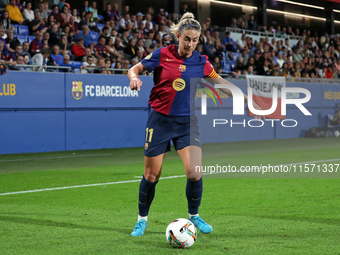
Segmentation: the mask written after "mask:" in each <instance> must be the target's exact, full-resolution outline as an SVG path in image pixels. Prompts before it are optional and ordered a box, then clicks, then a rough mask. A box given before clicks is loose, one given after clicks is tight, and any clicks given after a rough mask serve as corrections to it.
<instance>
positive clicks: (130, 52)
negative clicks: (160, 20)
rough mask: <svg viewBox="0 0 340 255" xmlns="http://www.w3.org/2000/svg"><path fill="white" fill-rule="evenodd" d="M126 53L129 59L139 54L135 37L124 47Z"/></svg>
mask: <svg viewBox="0 0 340 255" xmlns="http://www.w3.org/2000/svg"><path fill="white" fill-rule="evenodd" d="M124 53H125V54H126V55H125V56H126V58H128V59H129V60H131V59H132V58H134V57H136V56H137V47H136V40H135V39H134V38H131V39H130V40H129V42H128V44H127V46H126V47H125V48H124Z"/></svg>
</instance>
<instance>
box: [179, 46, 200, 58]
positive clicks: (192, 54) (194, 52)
mask: <svg viewBox="0 0 340 255" xmlns="http://www.w3.org/2000/svg"><path fill="white" fill-rule="evenodd" d="M175 52H176V55H175V57H177V58H179V59H190V58H192V57H193V56H194V54H195V50H194V51H193V52H192V54H191V56H190V57H188V58H186V57H181V56H180V55H179V54H178V45H175Z"/></svg>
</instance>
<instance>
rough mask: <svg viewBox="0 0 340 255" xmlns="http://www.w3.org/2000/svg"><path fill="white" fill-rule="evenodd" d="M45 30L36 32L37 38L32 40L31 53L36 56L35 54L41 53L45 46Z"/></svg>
mask: <svg viewBox="0 0 340 255" xmlns="http://www.w3.org/2000/svg"><path fill="white" fill-rule="evenodd" d="M42 39H43V32H42V31H38V32H37V33H36V38H35V39H34V40H33V41H32V42H31V45H30V49H31V55H32V56H34V55H35V54H37V53H39V52H40V51H41V49H42V47H43V41H42Z"/></svg>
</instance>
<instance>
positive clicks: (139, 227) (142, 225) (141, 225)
mask: <svg viewBox="0 0 340 255" xmlns="http://www.w3.org/2000/svg"><path fill="white" fill-rule="evenodd" d="M147 226H148V224H147V223H146V220H140V221H138V222H137V223H136V226H135V229H134V230H133V231H132V233H131V235H132V236H142V235H144V230H145V229H146V227H147Z"/></svg>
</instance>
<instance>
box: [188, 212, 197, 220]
mask: <svg viewBox="0 0 340 255" xmlns="http://www.w3.org/2000/svg"><path fill="white" fill-rule="evenodd" d="M194 216H198V213H197V214H190V213H189V219H190V218H191V217H194Z"/></svg>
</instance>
